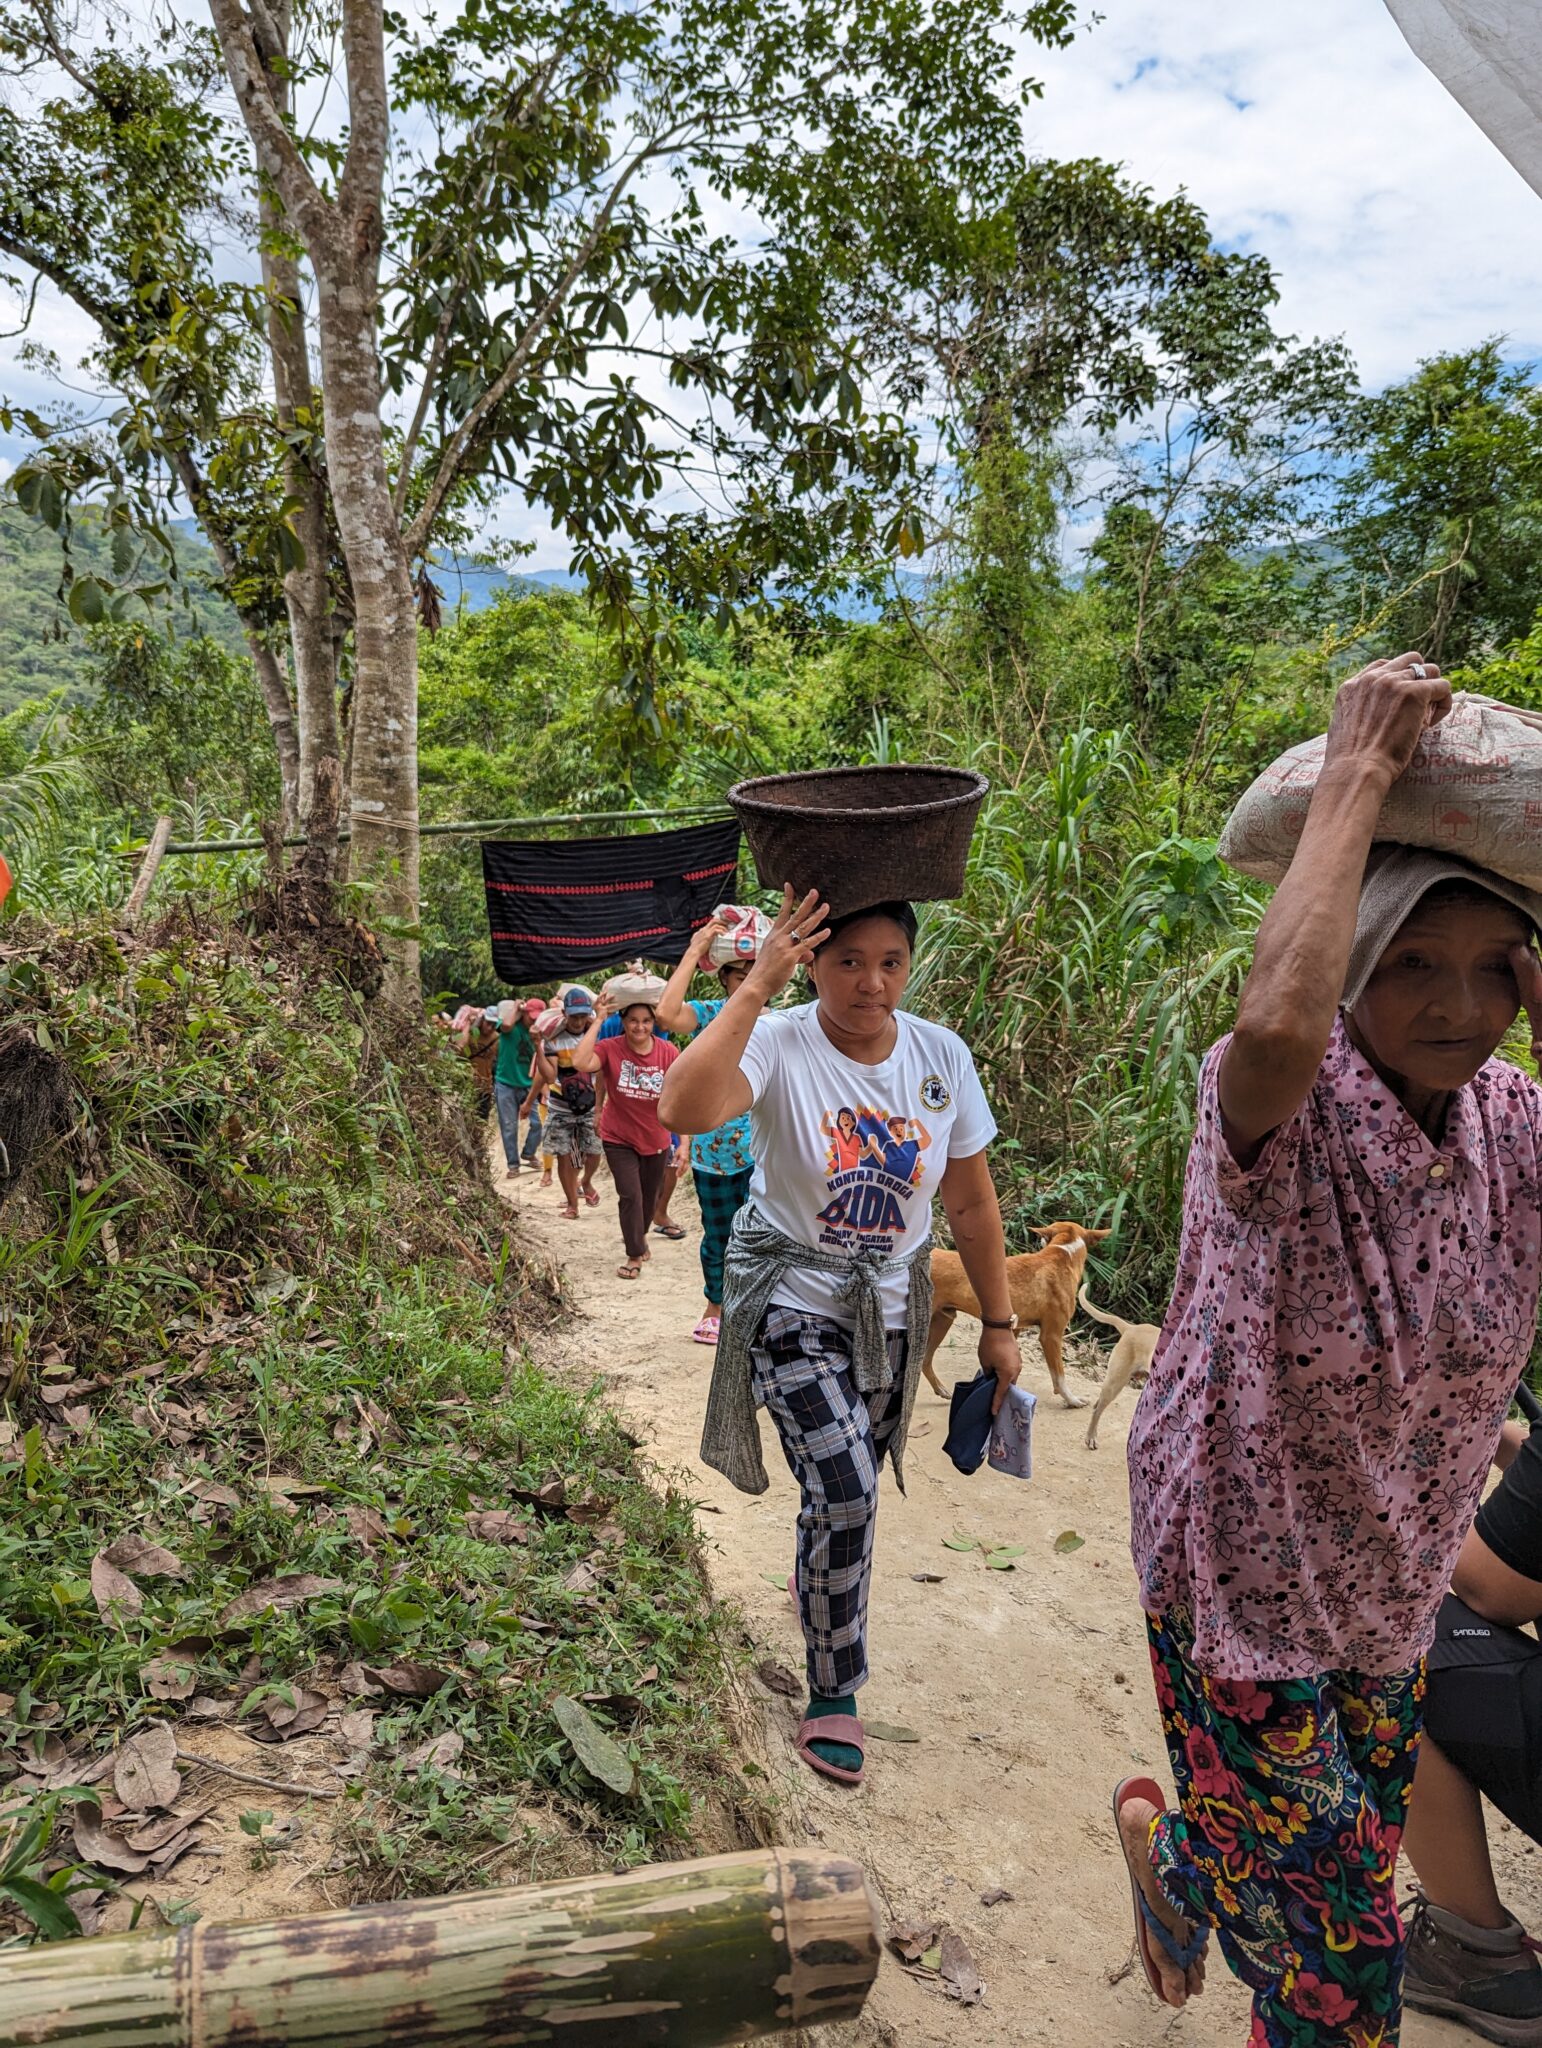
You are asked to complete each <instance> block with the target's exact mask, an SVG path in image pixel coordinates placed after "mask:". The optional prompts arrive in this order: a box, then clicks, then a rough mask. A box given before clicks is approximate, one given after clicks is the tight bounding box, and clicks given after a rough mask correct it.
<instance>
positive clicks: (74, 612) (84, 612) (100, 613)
mask: <svg viewBox="0 0 1542 2048" xmlns="http://www.w3.org/2000/svg"><path fill="white" fill-rule="evenodd" d="M106 616H107V592H106V591H105V590H104V589H103V588H102V586H101V584H100V583H99V582H98V581H97V579H96V578H95V577H94V576H77V577H76V578H75V580H74V582H73V583H72V584H71V585H70V617H71V618H72V619H73V620H74V621H75V623H76V625H77V626H99V625H100V624H101V623H102V620H103V619H105V618H106Z"/></svg>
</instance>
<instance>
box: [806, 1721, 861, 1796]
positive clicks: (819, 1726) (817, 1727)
mask: <svg viewBox="0 0 1542 2048" xmlns="http://www.w3.org/2000/svg"><path fill="white" fill-rule="evenodd" d="M814 1742H839V1743H843V1744H844V1745H845V1746H846V1747H847V1748H848V1749H854V1750H856V1752H857V1754H858V1755H859V1756H861V1757H864V1758H865V1757H866V1755H867V1750H866V1747H865V1745H864V1743H863V1740H862V1723H861V1722H860V1721H859V1720H858V1719H857V1717H856V1715H855V1714H818V1715H815V1716H813V1717H811V1718H810V1719H809V1720H806V1721H800V1722H799V1723H798V1744H797V1748H798V1754H799V1756H801V1757H802V1759H803V1761H804V1762H805V1763H806V1764H807V1765H808V1767H809V1769H810V1770H811V1771H818V1773H819V1775H820V1777H821V1778H833V1779H834V1780H835V1782H836V1783H837V1784H838V1785H860V1784H861V1782H862V1767H861V1765H860V1764H859V1765H858V1766H857V1768H856V1770H854V1771H843V1770H842V1769H841V1767H840V1765H839V1764H827V1763H826V1762H825V1760H824V1758H823V1757H822V1756H820V1755H818V1754H817V1753H816V1752H815V1751H814V1750H813V1749H811V1748H810V1747H809V1745H810V1744H811V1743H814Z"/></svg>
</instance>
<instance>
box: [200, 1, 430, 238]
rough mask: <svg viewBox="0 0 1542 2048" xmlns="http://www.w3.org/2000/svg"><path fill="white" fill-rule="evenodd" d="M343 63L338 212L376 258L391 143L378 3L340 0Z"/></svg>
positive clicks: (389, 96)
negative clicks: (344, 118) (363, 235)
mask: <svg viewBox="0 0 1542 2048" xmlns="http://www.w3.org/2000/svg"><path fill="white" fill-rule="evenodd" d="M211 4H212V0H211ZM343 64H344V67H345V69H346V71H347V76H348V154H347V156H346V157H345V158H344V159H343V174H342V176H341V177H340V178H339V179H338V181H337V205H338V211H339V212H340V213H341V214H342V215H343V217H344V219H345V220H347V221H348V222H349V223H350V224H351V225H352V226H353V227H354V231H355V233H357V232H358V231H359V229H360V228H366V227H367V232H368V233H369V235H370V239H371V241H372V243H373V246H374V250H375V253H376V255H377V257H378V253H379V249H380V246H381V241H382V234H381V196H382V194H383V192H384V190H385V174H386V157H387V152H388V151H389V148H390V143H391V87H390V81H389V80H388V78H387V76H386V58H385V31H384V27H383V25H382V20H381V9H380V5H379V0H343ZM366 216H367V217H368V218H367V222H366V218H365V217H366Z"/></svg>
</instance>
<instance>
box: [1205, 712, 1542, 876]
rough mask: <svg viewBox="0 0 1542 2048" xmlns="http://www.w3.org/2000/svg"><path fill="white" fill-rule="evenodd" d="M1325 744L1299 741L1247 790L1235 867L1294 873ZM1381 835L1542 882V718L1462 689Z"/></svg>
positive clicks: (1231, 855) (1231, 840)
mask: <svg viewBox="0 0 1542 2048" xmlns="http://www.w3.org/2000/svg"><path fill="white" fill-rule="evenodd" d="M1325 746H1326V735H1323V736H1321V737H1319V738H1317V739H1315V740H1307V741H1305V742H1303V744H1302V745H1301V746H1299V747H1292V748H1291V749H1290V751H1289V752H1288V753H1285V754H1281V756H1280V758H1279V759H1278V760H1277V761H1272V762H1271V763H1270V764H1269V766H1268V767H1267V768H1266V769H1265V770H1264V772H1263V773H1262V775H1260V776H1259V777H1258V779H1257V780H1256V781H1255V782H1254V783H1253V784H1252V785H1251V787H1250V788H1248V789H1246V790H1245V791H1244V792H1243V794H1242V796H1241V797H1240V798H1239V799H1238V801H1237V805H1236V808H1235V809H1234V810H1233V812H1232V814H1231V816H1230V817H1229V818H1228V819H1227V821H1226V825H1225V828H1224V829H1223V831H1222V833H1221V840H1220V845H1219V847H1218V849H1217V850H1218V852H1219V853H1220V856H1221V858H1222V860H1224V861H1225V862H1226V864H1227V866H1228V867H1233V868H1236V869H1237V870H1238V872H1239V873H1240V874H1244V875H1256V876H1257V877H1258V879H1259V880H1260V881H1261V882H1280V881H1283V880H1284V878H1285V870H1286V869H1287V868H1288V867H1289V866H1290V863H1291V860H1292V857H1293V856H1294V854H1295V851H1296V843H1297V841H1298V840H1299V839H1300V837H1301V828H1302V826H1303V825H1305V823H1306V813H1307V806H1308V804H1309V803H1310V802H1311V800H1312V792H1313V790H1314V789H1315V788H1316V787H1317V778H1318V776H1319V775H1320V774H1321V772H1322V763H1323V751H1324V748H1325ZM1375 837H1376V838H1377V839H1391V840H1395V841H1396V842H1397V843H1398V844H1399V845H1402V846H1425V847H1429V848H1431V849H1432V850H1433V851H1435V852H1436V853H1447V854H1455V855H1456V856H1457V857H1458V858H1459V859H1461V860H1466V861H1471V862H1472V864H1473V866H1474V867H1480V868H1489V869H1491V870H1492V871H1493V873H1495V874H1496V875H1503V876H1505V877H1506V879H1507V880H1509V881H1512V882H1519V883H1520V884H1521V886H1522V887H1523V888H1526V889H1542V716H1539V715H1538V714H1537V713H1536V712H1535V711H1522V710H1519V709H1518V708H1517V707H1516V706H1515V705H1513V704H1500V703H1497V702H1496V701H1495V700H1494V698H1492V697H1480V696H1477V695H1475V694H1471V693H1469V692H1466V691H1461V690H1459V691H1458V692H1457V693H1456V695H1455V697H1454V698H1453V699H1452V704H1451V710H1450V712H1449V714H1448V715H1447V716H1446V717H1445V718H1443V719H1442V720H1441V722H1440V724H1439V725H1435V726H1431V727H1430V729H1429V730H1428V731H1427V732H1426V733H1425V734H1424V736H1423V738H1422V739H1421V740H1420V741H1419V744H1418V746H1417V747H1416V748H1415V749H1414V755H1413V759H1412V760H1411V761H1410V762H1409V764H1408V766H1407V768H1406V769H1405V770H1404V771H1403V773H1402V774H1401V775H1400V776H1399V777H1398V779H1397V781H1396V782H1394V783H1393V785H1392V787H1391V789H1390V790H1388V792H1387V798H1386V801H1385V803H1383V805H1382V807H1381V816H1380V817H1379V818H1378V819H1377V821H1376V832H1375Z"/></svg>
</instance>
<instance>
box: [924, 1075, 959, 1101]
mask: <svg viewBox="0 0 1542 2048" xmlns="http://www.w3.org/2000/svg"><path fill="white" fill-rule="evenodd" d="M952 1100H953V1097H952V1096H951V1095H950V1094H949V1093H948V1084H947V1082H946V1081H944V1079H943V1078H942V1076H941V1074H928V1075H927V1077H926V1079H925V1080H924V1081H923V1082H922V1083H921V1106H922V1108H923V1109H930V1110H939V1109H946V1108H947V1106H948V1104H949V1103H950V1102H951V1101H952Z"/></svg>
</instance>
